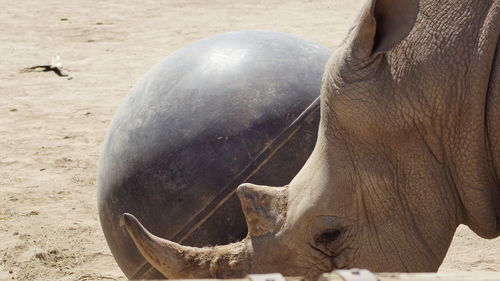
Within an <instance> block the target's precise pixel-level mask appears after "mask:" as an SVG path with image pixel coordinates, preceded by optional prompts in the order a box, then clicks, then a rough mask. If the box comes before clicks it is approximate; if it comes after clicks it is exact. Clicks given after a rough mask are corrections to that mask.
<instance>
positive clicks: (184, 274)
mask: <svg viewBox="0 0 500 281" xmlns="http://www.w3.org/2000/svg"><path fill="white" fill-rule="evenodd" d="M121 223H122V225H123V226H124V227H125V229H126V230H127V232H128V233H129V235H130V237H132V239H133V241H134V243H135V245H136V246H137V248H138V249H139V251H140V252H141V254H142V255H143V256H144V258H146V260H147V261H148V262H149V263H150V264H151V265H152V266H154V267H155V268H156V269H157V270H158V271H160V272H161V273H162V274H163V275H165V277H167V278H169V279H182V278H235V277H242V276H245V275H246V274H248V273H249V271H250V261H249V259H248V252H249V251H248V244H247V243H246V240H243V241H241V242H238V243H234V244H229V245H224V246H215V247H205V248H196V247H188V246H182V245H179V244H177V243H175V242H172V241H169V240H166V239H162V238H159V237H157V236H155V235H153V234H151V233H150V232H149V231H148V230H146V229H145V228H144V227H143V226H142V224H141V223H140V222H139V221H138V220H137V219H136V218H135V217H134V216H133V215H131V214H127V213H125V214H123V217H122V221H121Z"/></svg>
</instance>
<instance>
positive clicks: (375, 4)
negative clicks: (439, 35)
mask: <svg viewBox="0 0 500 281" xmlns="http://www.w3.org/2000/svg"><path fill="white" fill-rule="evenodd" d="M418 7H419V4H418V0H368V2H367V3H366V5H365V6H364V7H363V10H362V11H361V14H360V15H359V17H358V20H357V22H356V25H355V26H354V27H353V28H352V30H351V32H350V34H349V37H348V39H347V40H348V41H350V42H349V45H350V49H351V51H352V53H353V55H354V57H355V58H358V59H363V58H367V57H370V56H373V55H376V54H379V53H384V52H387V51H389V50H390V49H391V48H393V47H394V46H395V45H396V44H398V43H399V42H400V41H401V40H403V39H404V38H405V37H406V36H407V35H408V34H409V33H410V31H411V30H412V28H413V26H414V24H415V21H416V18H417V13H418Z"/></svg>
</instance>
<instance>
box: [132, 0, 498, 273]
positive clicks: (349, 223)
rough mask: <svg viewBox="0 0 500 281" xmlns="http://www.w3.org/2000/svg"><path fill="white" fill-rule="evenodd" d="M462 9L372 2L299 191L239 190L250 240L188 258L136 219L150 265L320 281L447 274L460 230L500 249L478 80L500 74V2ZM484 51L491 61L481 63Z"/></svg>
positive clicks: (347, 50)
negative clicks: (376, 274)
mask: <svg viewBox="0 0 500 281" xmlns="http://www.w3.org/2000/svg"><path fill="white" fill-rule="evenodd" d="M459 3H460V4H458V2H456V1H432V0H422V1H416V0H398V1H396V0H394V1H391V0H370V1H368V3H367V5H366V6H365V7H364V8H363V10H362V12H361V14H360V16H359V18H358V19H357V21H356V23H355V25H354V26H353V28H352V29H351V30H350V32H349V34H348V36H347V38H346V39H345V40H344V41H343V43H342V45H341V46H340V47H339V49H338V50H337V51H336V52H335V53H334V55H333V56H332V57H331V59H330V61H329V63H328V65H327V67H326V71H325V75H324V78H323V87H322V93H321V122H320V126H319V133H318V140H317V143H316V146H315V149H314V151H313V153H312V155H311V156H310V158H309V159H308V161H307V162H306V164H305V165H304V167H303V168H302V169H301V171H300V172H299V173H298V174H297V175H296V177H295V178H294V179H293V180H292V182H291V183H290V184H289V185H288V186H287V187H265V186H256V185H251V184H244V185H242V186H240V187H239V188H238V195H239V197H240V199H241V205H242V208H243V210H244V213H245V216H246V219H247V222H248V229H249V233H248V236H247V237H246V238H245V239H244V240H243V241H241V242H238V243H235V244H231V245H224V246H216V247H207V248H192V247H186V246H181V245H179V244H176V243H173V242H170V241H167V240H163V239H160V238H157V237H155V236H153V235H152V234H150V233H149V232H147V231H146V230H145V229H144V228H142V226H141V225H140V223H139V222H138V221H137V220H136V219H135V218H134V217H132V216H131V215H125V216H124V225H125V226H126V228H127V230H128V232H129V233H130V235H131V237H132V238H133V239H134V241H135V243H136V244H137V246H138V248H139V249H140V251H141V253H142V254H143V255H144V256H145V257H146V259H147V260H148V261H149V262H150V263H151V264H152V265H153V266H154V267H155V268H157V269H158V270H159V271H161V272H162V273H163V274H165V276H166V277H168V278H189V277H198V278H199V277H219V278H220V277H240V276H244V275H245V274H247V273H264V272H281V273H283V274H285V275H301V276H305V277H306V278H308V279H314V278H315V277H317V276H318V275H319V274H320V273H322V272H326V271H331V270H333V269H336V268H346V267H364V268H368V269H370V270H373V271H435V270H437V268H438V267H439V265H440V263H441V262H442V260H443V259H444V256H445V254H446V251H447V249H448V247H449V245H450V243H451V239H452V237H453V234H454V231H455V229H456V227H457V226H458V224H460V223H466V224H468V225H469V226H471V228H472V229H473V230H474V231H476V232H477V233H478V234H480V235H481V236H483V237H494V236H496V235H498V234H499V233H500V227H499V225H500V220H499V219H498V217H499V216H498V214H497V213H500V210H498V209H499V208H498V206H499V205H498V203H495V202H498V200H499V198H498V196H499V195H498V194H499V193H498V191H497V187H496V185H498V180H496V179H495V177H494V172H492V171H494V168H492V166H491V162H492V161H493V162H494V161H500V160H498V159H497V158H496V157H497V156H498V155H497V154H495V155H497V156H493V157H491V156H489V155H488V149H487V146H488V141H489V143H490V145H493V146H494V147H498V140H496V141H495V140H493V142H492V141H491V139H490V140H488V139H487V138H486V137H485V134H483V132H484V131H485V130H486V129H485V128H484V118H485V117H484V116H486V115H488V112H486V110H487V108H488V107H487V106H485V96H486V94H485V93H486V92H487V88H488V77H489V76H488V75H489V74H488V75H486V78H485V79H483V80H485V81H486V82H484V81H483V82H481V81H482V80H481V81H479V80H480V79H479V78H478V76H480V75H479V74H478V73H476V72H474V71H470V69H472V68H474V67H478V69H477V71H478V72H479V71H483V70H484V69H486V71H487V72H488V73H489V71H490V69H491V68H492V62H491V61H492V60H494V59H493V58H494V53H495V48H497V47H496V45H495V44H496V42H497V39H498V33H494V32H498V29H499V27H498V26H499V25H498V22H500V20H499V19H498V17H499V14H500V13H498V5H497V4H494V3H495V1H472V0H471V1H460V2H459ZM495 5H496V6H495ZM495 7H496V8H495ZM477 13H481V14H480V15H479V14H477ZM487 22H489V24H485V23H487ZM492 26H493V27H496V29H494V30H497V31H494V32H493V33H492V34H493V39H492V41H493V42H492V43H491V42H490V43H488V40H487V39H485V38H488V37H487V36H488V34H489V33H488V32H489V31H488V30H487V29H488V27H490V28H491V27H492ZM495 34H496V35H495ZM495 36H496V37H495ZM474 44H481V46H480V47H478V49H479V50H481V52H477V55H478V56H482V57H478V58H474V57H473V56H470V53H471V52H469V51H467V50H469V49H467V48H469V47H470V48H472V49H474V46H476V45H474ZM436 46H437V47H436ZM471 46H472V47H471ZM457 52H461V53H460V54H463V56H462V57H461V59H456V58H457ZM488 56H489V58H488ZM462 59H463V61H461V60H462ZM450 62H454V63H456V64H455V65H450ZM460 62H464V63H463V64H462V63H460ZM493 68H495V67H494V66H493ZM493 71H494V70H493ZM497 71H498V70H497ZM467 73H468V74H467ZM471 73H474V75H475V76H474V77H475V79H476V80H467V79H469V78H468V77H466V76H467V75H471V76H472V74H471ZM449 76H451V78H450V77H449ZM457 77H462V78H463V80H460V79H458V80H457ZM496 77H498V75H497V76H496ZM478 81H479V82H478ZM494 81H497V80H494ZM497 86H498V85H497ZM490 87H492V86H490ZM496 89H497V90H498V87H497V88H496ZM497 94H498V93H497ZM497 100H498V99H497ZM463 102H467V103H468V104H467V106H464V105H463ZM497 103H498V102H497ZM489 108H491V106H490V107H489ZM497 109H498V108H497ZM481 118H482V119H481ZM490 119H491V118H490ZM478 120H479V121H478ZM481 120H483V121H481ZM492 120H495V119H494V118H493V119H492ZM474 124H475V125H474ZM467 126H468V127H467ZM471 126H472V127H471ZM495 126H497V128H498V124H496V125H495ZM490 131H491V132H494V131H493V130H490ZM492 158H493V160H491V159H492ZM489 159H490V160H489ZM492 175H493V176H492ZM495 184H496V185H495ZM495 204H496V205H495ZM495 210H496V211H495ZM495 212H497V213H495Z"/></svg>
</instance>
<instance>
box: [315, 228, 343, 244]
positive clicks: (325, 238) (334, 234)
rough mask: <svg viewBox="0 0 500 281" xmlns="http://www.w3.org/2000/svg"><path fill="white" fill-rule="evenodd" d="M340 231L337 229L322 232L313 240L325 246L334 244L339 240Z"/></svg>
mask: <svg viewBox="0 0 500 281" xmlns="http://www.w3.org/2000/svg"><path fill="white" fill-rule="evenodd" d="M340 234H341V231H340V230H338V229H332V230H328V231H326V232H323V233H322V234H321V235H320V236H318V237H317V238H316V240H315V242H316V243H320V244H326V243H331V242H334V241H335V240H337V239H338V238H339V236H340Z"/></svg>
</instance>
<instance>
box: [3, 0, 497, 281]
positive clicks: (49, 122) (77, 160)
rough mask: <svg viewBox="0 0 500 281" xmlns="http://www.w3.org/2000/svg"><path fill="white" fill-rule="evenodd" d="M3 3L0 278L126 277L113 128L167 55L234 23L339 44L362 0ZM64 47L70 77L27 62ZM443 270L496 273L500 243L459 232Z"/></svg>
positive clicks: (234, 27)
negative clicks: (113, 190)
mask: <svg viewBox="0 0 500 281" xmlns="http://www.w3.org/2000/svg"><path fill="white" fill-rule="evenodd" d="M97 2H98V1H82V0H66V1H56V0H45V1H39V0H24V1H1V3H0V4H2V5H0V6H1V7H2V11H1V12H0V38H1V41H0V54H1V64H0V97H1V98H2V102H1V103H0V112H1V114H0V135H1V139H0V147H1V150H0V280H6V279H7V280H10V279H15V280H100V279H102V280H104V279H110V280H124V279H125V278H124V276H123V274H122V273H121V271H120V269H119V268H118V266H117V265H116V263H115V262H114V259H113V257H112V255H111V254H110V251H109V249H108V247H107V244H106V242H105V239H104V236H103V234H102V231H101V227H100V224H99V220H98V215H97V208H96V199H95V193H96V192H95V185H96V170H97V162H98V159H99V152H100V146H101V144H102V142H103V139H104V135H105V132H106V128H107V127H108V125H109V123H110V120H111V118H112V116H113V113H114V112H115V110H116V108H117V106H118V105H119V103H120V101H121V100H122V99H123V98H124V97H125V95H126V94H127V92H128V91H129V89H130V87H131V86H132V85H133V84H134V83H135V81H137V79H138V78H139V77H140V76H141V75H142V74H143V73H145V72H146V71H147V70H148V69H149V68H150V67H151V66H152V65H153V64H155V63H156V62H158V61H159V60H160V59H161V58H162V57H164V56H166V55H168V54H169V53H171V52H172V51H174V50H176V49H178V48H180V47H182V46H184V45H186V44H188V43H190V42H193V41H194V40H197V39H201V38H204V37H207V36H210V35H214V34H218V33H222V32H228V31H235V30H244V29H246V30H248V29H258V30H274V31H281V32H287V33H291V34H294V35H297V36H300V37H304V38H307V39H310V40H313V41H316V42H319V43H321V44H323V45H325V46H327V47H331V48H335V47H336V46H338V44H339V43H340V41H341V40H342V37H343V35H344V34H345V33H346V31H347V29H348V27H349V26H350V23H351V22H352V20H353V18H354V16H355V15H356V12H357V10H358V8H359V7H360V6H361V4H362V1H359V0H356V1H354V0H328V1H326V0H315V1H296V0H290V1H284V0H268V1H256V0H248V1H231V0H209V1H201V0H197V1H192V0H170V1H158V0H144V1H130V0H107V1H99V3H98V4H97ZM54 55H59V56H60V57H61V61H62V63H63V64H64V66H65V67H66V68H67V69H68V70H69V71H70V77H59V76H57V75H55V73H53V72H29V73H22V72H20V70H22V69H23V68H26V67H31V66H34V65H42V64H48V63H50V60H51V57H52V56H54ZM442 270H445V271H457V270H496V271H499V270H500V239H495V240H484V239H481V238H479V237H477V236H476V235H474V234H473V233H472V232H470V231H469V230H468V229H467V228H465V227H461V228H459V230H458V232H457V235H456V237H455V239H454V241H453V244H452V247H451V249H450V252H449V254H448V256H447V258H446V260H445V262H444V264H443V266H442Z"/></svg>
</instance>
